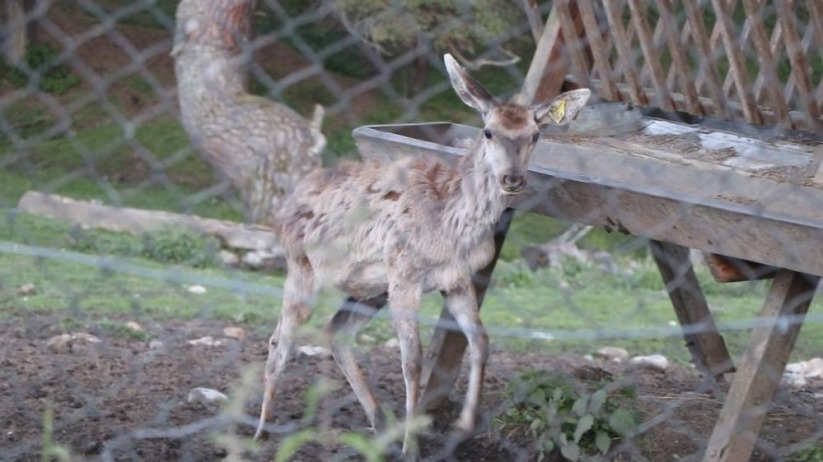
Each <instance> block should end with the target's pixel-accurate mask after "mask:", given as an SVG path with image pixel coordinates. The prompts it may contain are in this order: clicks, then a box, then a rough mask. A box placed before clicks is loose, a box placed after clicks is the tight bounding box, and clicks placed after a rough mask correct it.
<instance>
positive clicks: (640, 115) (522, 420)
mask: <svg viewBox="0 0 823 462" xmlns="http://www.w3.org/2000/svg"><path fill="white" fill-rule="evenodd" d="M0 19H2V28H0V37H2V40H3V42H2V43H3V54H4V64H3V65H2V68H0V209H2V216H1V217H0V326H2V327H0V356H1V359H0V394H1V395H2V399H0V421H1V422H3V425H2V426H0V430H2V433H0V460H3V461H6V460H8V461H17V460H20V461H23V460H37V459H40V460H54V459H57V460H105V461H108V460H135V461H136V460H151V461H154V460H191V461H200V460H305V461H309V460H400V458H402V455H401V453H400V451H401V448H400V444H401V443H402V439H403V428H402V426H403V422H404V419H403V416H404V414H405V410H404V409H405V408H404V404H403V403H404V402H405V396H406V390H405V384H404V375H403V371H402V370H401V367H400V362H401V359H400V357H401V353H400V349H399V348H398V346H399V344H400V342H399V341H398V340H397V339H396V338H395V333H394V329H393V323H392V321H393V319H392V315H391V313H390V312H389V310H380V311H378V313H377V314H376V315H375V318H374V320H373V321H372V322H371V323H370V324H369V325H368V326H367V327H366V328H365V329H363V330H362V332H359V333H357V335H355V336H354V337H353V338H351V339H346V340H344V341H343V342H344V343H345V342H348V343H351V344H353V345H355V346H356V348H357V358H358V362H359V363H360V365H361V367H362V368H363V370H364V371H365V375H366V376H367V381H368V383H369V384H370V386H371V387H372V389H374V390H375V391H376V395H377V397H378V398H379V399H380V402H381V404H382V406H384V411H385V412H386V414H387V415H388V416H389V417H388V418H387V421H386V422H387V423H386V426H385V428H384V429H379V430H372V429H370V428H368V427H369V421H368V420H367V417H366V413H365V412H364V410H363V408H362V407H361V406H360V404H359V401H358V398H357V397H356V396H355V394H354V393H353V392H352V390H351V388H350V387H349V385H348V383H347V381H346V378H345V377H344V375H343V374H342V373H341V372H340V370H339V369H338V368H337V367H336V365H335V364H334V359H333V358H332V353H331V350H330V348H331V346H330V345H329V341H328V339H327V338H326V337H325V336H324V334H323V332H324V331H323V326H324V325H325V324H326V323H327V322H328V320H329V319H330V318H332V316H333V315H334V313H335V312H336V310H337V309H338V307H340V306H341V303H342V302H343V300H344V294H343V293H342V292H340V291H338V290H337V289H334V288H323V289H321V290H320V291H319V292H318V293H317V294H316V296H313V297H312V298H311V299H310V300H304V301H305V302H308V304H309V305H310V307H311V309H312V310H313V311H314V314H313V317H312V318H311V320H309V321H308V322H307V323H306V326H304V327H301V328H300V329H297V331H296V339H297V340H296V344H297V345H296V347H295V350H296V351H294V352H293V354H292V357H291V359H290V360H289V363H288V365H287V367H286V370H285V373H284V375H283V376H282V377H281V379H280V381H279V383H278V389H277V395H276V397H275V401H274V416H273V418H272V419H271V421H270V422H268V424H267V425H266V427H265V429H266V437H265V438H264V439H263V440H261V441H253V439H252V436H253V435H254V432H255V427H256V425H257V421H258V415H259V412H260V411H259V409H260V403H261V396H262V390H263V368H264V365H265V363H266V358H267V353H268V346H267V345H268V342H269V336H270V335H271V332H272V330H273V329H274V328H275V325H276V324H277V322H278V316H279V312H280V307H281V298H282V297H283V287H284V281H285V268H284V266H285V252H284V250H283V249H282V247H281V244H280V239H279V237H278V236H277V234H276V233H275V232H274V228H273V227H272V224H273V223H274V222H275V221H277V219H276V217H275V214H276V212H277V211H278V210H280V207H281V204H282V201H284V200H285V197H286V196H287V195H288V194H289V193H291V192H292V191H293V190H295V189H298V190H299V186H297V185H298V182H299V181H300V179H302V178H303V177H305V176H306V175H307V174H309V172H311V171H315V170H317V169H320V168H322V166H326V167H328V166H335V165H341V163H343V162H348V161H350V160H355V161H358V162H359V161H361V160H360V159H361V158H363V157H366V158H371V159H378V160H379V161H380V162H382V164H381V165H383V167H382V168H384V170H381V171H386V172H387V173H386V175H389V174H393V172H395V170H391V169H388V168H387V167H385V165H387V164H386V163H387V162H392V161H393V160H397V159H401V158H405V157H408V156H424V155H427V156H431V155H433V154H436V155H442V156H445V158H447V159H448V160H447V163H448V164H449V165H451V166H455V165H457V164H456V162H455V160H456V157H457V155H466V154H467V153H469V151H470V149H471V146H472V143H473V142H475V141H474V140H480V139H482V137H483V135H481V127H483V124H484V122H485V121H484V120H483V118H482V117H481V116H480V115H479V114H477V112H476V111H474V110H473V109H471V108H469V107H467V106H466V105H464V104H463V102H461V101H460V99H459V98H458V97H457V95H456V94H455V91H454V90H453V88H452V85H451V84H450V82H449V79H448V77H447V75H446V72H445V69H444V64H443V63H444V61H443V55H444V54H445V53H450V54H452V55H454V56H456V57H457V59H458V61H459V62H460V63H461V64H462V65H463V66H464V67H465V68H466V69H467V70H468V73H469V74H471V75H473V76H474V77H475V78H476V79H477V80H478V81H479V82H481V83H482V84H483V85H484V86H486V87H487V88H488V90H489V91H490V92H491V93H493V94H494V95H496V96H497V97H498V98H499V99H500V100H507V99H515V100H519V101H524V100H529V99H533V100H534V102H535V103H539V102H541V101H544V100H546V99H548V98H552V97H554V96H555V95H556V94H558V92H560V91H561V89H562V91H566V90H569V89H572V88H575V87H580V86H582V87H587V88H590V89H591V90H592V92H593V96H592V98H591V100H590V101H589V104H588V106H587V107H586V108H585V109H583V110H582V111H581V113H580V114H579V116H578V118H577V120H576V121H573V122H572V123H571V124H570V125H569V126H567V127H559V128H558V127H550V128H545V129H543V130H542V137H541V141H540V142H539V143H538V145H537V148H536V150H535V152H534V154H533V155H532V158H531V164H530V171H531V173H530V176H529V180H528V186H527V189H526V190H525V192H524V193H523V194H521V195H520V196H519V197H518V198H517V199H516V200H515V202H514V208H515V209H516V210H517V212H516V214H515V216H514V219H513V222H512V224H511V226H510V227H509V228H508V232H507V233H506V226H500V225H498V228H497V235H498V236H497V237H498V238H500V239H502V238H503V237H505V243H504V244H503V245H502V250H500V254H501V255H500V259H499V260H497V263H496V266H495V267H494V268H493V272H491V273H489V272H488V271H485V270H484V271H485V272H481V274H479V275H478V276H477V277H476V279H475V281H476V283H477V287H480V288H481V290H482V291H484V292H483V293H484V294H485V299H484V300H483V304H482V306H483V309H482V311H481V318H482V319H483V323H484V326H485V330H486V331H487V332H488V334H489V336H490V339H491V352H490V356H489V360H488V365H487V368H486V372H485V380H484V388H483V394H482V398H481V403H480V409H479V414H480V415H479V418H478V423H477V429H476V431H475V432H474V433H473V434H472V435H471V436H469V437H467V438H465V439H463V440H458V439H455V438H454V437H453V435H454V433H453V431H452V427H451V425H452V424H453V422H454V421H455V420H456V419H457V418H458V415H459V412H460V409H461V406H462V402H463V399H464V398H465V396H466V393H467V389H468V387H469V379H468V376H467V371H466V369H468V364H466V365H464V367H463V371H462V372H461V374H460V375H459V377H458V378H457V379H456V385H455V387H454V390H451V392H450V394H449V396H448V399H446V400H445V401H443V402H440V403H437V404H438V405H437V406H431V409H429V410H428V412H427V413H426V415H427V416H423V415H422V414H423V413H422V412H421V416H420V418H419V419H418V420H416V421H415V422H414V425H415V426H414V432H415V434H416V435H417V437H418V442H419V448H420V455H421V456H422V458H423V459H424V460H452V461H478V460H488V461H492V460H501V461H503V460H506V461H508V460H523V461H531V460H616V461H620V460H626V461H628V460H631V461H642V460H647V461H668V460H726V461H730V460H758V461H759V460H792V461H813V460H820V458H821V457H823V418H821V415H823V399H821V397H823V360H821V359H820V357H821V351H823V340H821V339H823V335H820V334H821V332H823V315H821V312H820V306H819V302H816V301H815V300H813V298H814V295H815V293H816V292H817V289H816V287H817V276H814V275H820V274H823V264H821V263H820V262H822V261H823V254H821V250H820V249H821V248H823V246H820V241H819V239H820V237H821V232H822V231H821V230H823V216H822V215H821V214H820V210H823V208H822V207H819V205H820V204H821V199H822V198H823V193H821V189H820V188H821V184H823V174H822V173H819V169H820V158H821V156H822V155H823V153H821V146H822V145H823V144H821V138H820V136H821V133H823V132H821V126H823V119H821V113H822V112H823V77H822V76H823V51H821V50H823V9H821V6H820V4H819V3H818V2H816V1H815V0H809V1H799V0H796V1H766V2H754V1H748V0H744V1H740V2H738V1H726V2H705V1H699V2H680V1H674V2H670V1H668V0H666V1H663V0H660V1H657V2H640V1H635V0H621V1H615V2H611V1H609V2H599V1H592V0H585V1H584V0H577V1H569V0H563V1H560V0H558V1H555V2H534V1H529V2H526V1H523V2H506V1H501V0H460V1H454V2H411V1H409V2H390V1H367V2H360V1H352V0H334V1H332V0H322V1H321V0H311V1H299V0H293V1H292V0H282V1H278V0H261V1H258V2H250V1H248V0H205V1H202V2H200V1H194V0H183V1H182V3H181V2H180V0H129V1H116V0H76V1H69V0H65V1H59V0H7V1H6V2H5V3H4V5H3V11H2V12H1V13H0ZM540 59H543V60H545V63H546V65H545V66H539V65H535V63H537V64H541V63H539V60H540ZM533 60H534V62H533ZM521 89H522V92H521ZM275 102H276V103H275ZM561 117H562V115H561ZM435 122H437V123H435ZM355 129H357V132H356V136H353V134H352V131H353V130H355ZM345 168H347V167H340V168H339V169H338V170H337V172H338V174H342V173H340V172H345V171H346V170H345ZM410 168H420V167H410ZM438 172H440V173H443V172H442V171H440V170H437V169H435V170H432V171H431V172H429V174H430V176H429V177H428V178H429V181H432V182H434V181H436V180H437V175H439V174H440V173H438ZM444 174H445V173H444ZM333 176H334V174H332V175H330V177H333ZM374 180H375V183H374V184H377V182H378V180H380V181H384V182H386V181H393V180H392V179H391V178H389V179H388V180H387V179H386V178H374ZM363 186H364V188H365V186H367V185H363ZM372 186H374V185H372ZM392 186H397V185H394V184H393V185H392ZM401 192H402V191H401ZM435 192H436V193H437V194H441V193H442V192H441V191H435ZM395 194H397V192H396V191H395ZM432 213H436V212H432ZM358 216H360V217H361V218H364V219H368V216H369V214H368V211H366V212H364V213H362V214H360V215H358ZM301 219H302V218H301ZM505 222H506V220H505V218H504V219H503V220H502V222H501V223H503V224H505ZM421 226H422V225H421ZM428 232H429V230H427V229H419V230H418V233H419V235H410V236H404V238H405V239H408V240H409V241H415V242H418V241H420V240H425V239H427V237H426V236H427V233H428ZM429 239H434V237H431V238H429ZM325 244H328V245H329V247H331V246H332V245H333V244H334V243H333V242H331V243H325ZM358 245H359V242H350V243H348V246H347V247H346V246H344V247H343V248H340V247H338V248H332V249H330V250H328V252H327V253H326V255H336V256H337V258H339V263H338V264H337V266H341V267H342V266H343V265H345V262H346V260H345V259H344V256H345V255H347V253H348V252H353V251H354V250H352V249H355V250H356V249H359V247H358ZM690 248H691V249H690ZM718 254H726V255H730V256H732V257H737V258H732V259H729V258H725V257H720V256H719V255H718ZM755 262H760V263H755ZM421 264H422V263H421ZM333 266H335V265H333ZM784 268H785V269H784ZM489 271H491V270H490V269H489ZM489 274H491V276H489ZM661 275H662V277H661ZM724 280H729V281H737V282H722V281H724ZM695 281H699V284H697V283H696V282H695ZM718 281H721V282H718ZM486 286H488V290H486ZM481 298H482V297H481ZM442 303H443V302H442V297H441V296H440V295H439V294H436V293H435V294H429V295H426V296H424V297H423V299H422V302H421V307H420V310H419V313H417V315H418V318H419V321H420V325H421V335H422V337H423V345H424V349H430V350H431V351H430V352H429V353H426V354H424V361H423V368H424V372H423V375H424V377H428V376H429V375H431V376H433V377H435V379H434V380H435V381H445V382H446V383H447V385H448V383H449V380H450V378H449V373H448V371H444V370H433V371H431V374H429V372H428V371H429V370H430V369H431V368H432V367H433V364H435V360H436V358H435V355H434V353H432V352H433V351H437V350H436V349H435V348H434V346H436V345H438V342H439V341H440V340H441V339H442V336H441V334H442V332H440V331H438V330H437V326H440V327H442V328H444V329H447V330H458V329H459V327H458V325H457V323H456V322H455V321H454V320H453V319H452V318H450V317H448V316H446V317H445V318H441V307H442ZM349 305H352V304H348V305H346V306H349ZM672 305H674V306H675V308H676V309H675V310H672ZM809 305H811V308H809V312H808V314H806V308H808V307H809ZM366 308H368V307H366ZM368 310H369V311H371V308H368ZM394 320H396V319H394ZM800 326H802V330H801V332H800V334H799V335H798V334H797V332H798V330H799V329H800ZM717 332H719V335H716V333H717ZM447 338H448V336H447ZM795 338H796V341H795ZM430 339H431V340H430ZM449 345H451V344H449ZM446 350H449V348H448V345H447V348H445V350H444V354H445V355H446V356H448V351H446ZM726 350H728V352H727V351H726ZM792 350H793V351H792ZM763 351H767V353H766V354H765V355H764V356H765V359H764V360H763V361H762V362H758V361H755V359H756V358H757V355H758V354H763V353H762V352H763ZM789 351H792V353H791V355H790V356H789V354H788V352H789ZM786 361H788V363H789V364H788V365H787V366H786V367H785V370H784V367H783V366H784V365H785V362H786ZM467 362H468V361H467ZM735 368H736V371H737V372H735ZM733 380H736V381H735V382H732V381H733ZM423 385H425V383H424V384H423ZM447 389H448V386H447ZM773 389H776V391H775V392H774V393H772V390H773ZM763 390H766V391H763ZM447 391H448V390H447ZM772 398H773V399H772ZM724 406H725V407H724ZM738 408H742V411H740V412H735V409H738ZM721 415H722V418H721V419H720V421H718V416H721ZM730 421H731V422H730ZM729 434H732V436H728V435H729ZM724 435H725V436H724ZM747 447H748V448H749V449H746V448H747ZM741 448H742V449H741ZM749 453H751V455H749Z"/></svg>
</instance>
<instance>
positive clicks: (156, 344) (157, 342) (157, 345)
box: [149, 339, 164, 350]
mask: <svg viewBox="0 0 823 462" xmlns="http://www.w3.org/2000/svg"><path fill="white" fill-rule="evenodd" d="M163 345H164V344H163V342H161V341H160V340H157V339H154V340H152V341H150V342H149V349H150V350H158V349H160V348H163Z"/></svg>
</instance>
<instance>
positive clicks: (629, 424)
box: [609, 407, 636, 436]
mask: <svg viewBox="0 0 823 462" xmlns="http://www.w3.org/2000/svg"><path fill="white" fill-rule="evenodd" d="M635 426H636V422H635V418H634V414H632V412H631V411H629V410H628V409H624V408H622V407H621V408H618V409H615V410H614V412H613V413H612V415H610V416H609V427H611V429H612V430H614V432H615V433H617V434H618V435H620V436H626V435H628V434H629V433H631V431H632V430H634V427H635Z"/></svg>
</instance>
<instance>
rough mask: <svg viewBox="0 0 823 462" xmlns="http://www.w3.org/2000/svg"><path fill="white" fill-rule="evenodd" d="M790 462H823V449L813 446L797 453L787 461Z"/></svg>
mask: <svg viewBox="0 0 823 462" xmlns="http://www.w3.org/2000/svg"><path fill="white" fill-rule="evenodd" d="M787 460H788V461H789V462H823V447H821V446H811V447H808V448H806V449H803V450H802V451H797V452H795V453H794V454H792V455H791V456H789V458H788V459H787Z"/></svg>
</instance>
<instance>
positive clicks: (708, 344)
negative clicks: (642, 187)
mask: <svg viewBox="0 0 823 462" xmlns="http://www.w3.org/2000/svg"><path fill="white" fill-rule="evenodd" d="M649 247H650V248H651V250H652V255H653V256H654V260H655V262H656V263H657V268H658V269H659V270H660V274H661V275H662V276H663V281H664V282H665V284H666V292H668V294H669V298H671V301H672V305H674V312H675V313H676V314H677V319H678V320H679V321H680V325H681V326H682V327H683V329H684V332H683V336H684V337H685V339H686V347H687V348H688V349H689V352H690V353H691V355H692V360H693V361H694V364H695V366H696V367H697V369H698V370H699V371H701V372H703V373H704V374H705V375H706V376H707V377H710V378H712V377H719V376H721V375H722V374H724V373H726V372H732V371H734V365H733V364H732V360H731V358H730V357H729V351H728V350H727V349H726V342H724V341H723V337H721V336H720V334H718V332H717V326H715V324H714V317H713V316H712V312H711V311H710V310H709V303H708V302H707V301H706V297H705V296H704V295H703V291H702V290H701V288H700V282H699V281H698V280H697V276H696V275H695V274H694V269H693V268H692V263H691V260H690V258H689V249H687V248H686V247H681V246H679V245H675V244H669V243H666V242H660V241H650V242H649Z"/></svg>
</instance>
